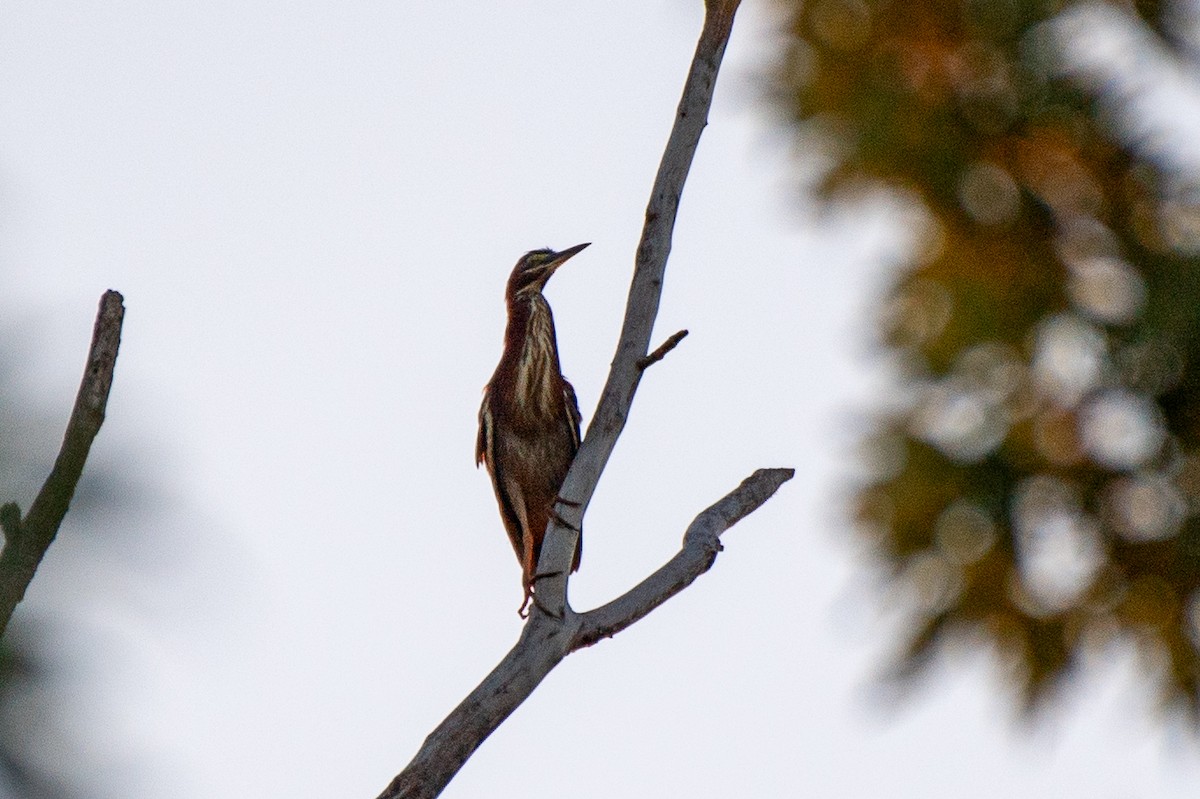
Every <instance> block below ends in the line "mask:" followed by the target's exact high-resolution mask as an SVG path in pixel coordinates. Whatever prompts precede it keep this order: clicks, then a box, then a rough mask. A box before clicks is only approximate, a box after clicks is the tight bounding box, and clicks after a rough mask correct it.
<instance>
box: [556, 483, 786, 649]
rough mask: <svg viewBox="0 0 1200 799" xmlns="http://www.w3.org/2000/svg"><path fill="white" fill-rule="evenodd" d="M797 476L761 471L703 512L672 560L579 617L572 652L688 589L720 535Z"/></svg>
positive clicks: (707, 562)
mask: <svg viewBox="0 0 1200 799" xmlns="http://www.w3.org/2000/svg"><path fill="white" fill-rule="evenodd" d="M795 474H796V470H795V469H759V470H758V471H756V472H755V473H754V474H752V475H750V476H749V477H747V478H746V479H745V480H743V481H742V484H741V485H739V486H738V487H737V488H735V489H734V490H733V491H730V492H729V493H728V494H727V495H725V497H724V498H723V499H721V500H720V501H718V502H717V503H716V504H714V505H712V506H711V507H710V508H708V509H707V510H705V511H704V512H702V513H701V514H700V515H699V516H697V517H696V518H695V520H694V521H693V522H692V523H691V524H690V525H688V529H687V532H686V533H684V535H683V547H682V548H681V549H680V550H679V553H678V554H676V555H675V557H673V558H671V559H670V560H669V561H667V562H666V563H665V564H663V566H662V567H661V568H659V569H658V571H656V572H654V574H651V575H650V576H649V577H647V578H646V579H645V580H642V581H641V582H640V583H638V584H637V585H636V586H634V587H633V588H632V589H630V590H629V591H628V592H627V593H626V594H624V595H623V596H620V597H617V598H616V599H614V600H613V601H612V602H609V603H608V604H607V605H602V606H601V607H598V608H596V609H595V610H592V611H588V612H587V613H584V614H583V615H581V616H579V631H578V632H577V633H576V634H575V640H574V641H572V642H571V651H575V650H576V649H582V648H583V647H585V646H591V645H592V644H594V643H596V642H597V641H599V640H601V639H603V638H611V637H613V636H614V635H616V634H617V633H619V632H621V630H624V629H625V628H626V627H628V626H629V625H631V624H633V623H634V622H636V621H638V620H639V619H641V618H642V617H644V616H646V615H647V614H648V613H650V611H652V610H654V609H655V608H657V607H658V606H659V605H661V604H662V603H664V602H666V601H667V600H668V599H670V598H671V597H673V596H675V595H676V594H678V593H679V592H680V591H682V590H683V589H685V588H687V587H688V586H689V585H691V584H692V582H693V581H694V580H695V579H696V578H697V577H699V576H700V575H702V574H704V573H705V572H706V571H708V570H709V569H710V568H711V567H712V565H713V562H714V561H715V560H716V559H717V553H718V552H720V551H721V550H722V549H723V547H722V546H721V534H722V533H724V532H725V531H726V530H728V529H729V528H730V527H732V526H733V525H735V524H737V523H738V522H739V521H740V520H741V519H743V518H745V517H746V516H747V515H749V514H750V513H753V512H754V511H755V510H757V509H758V508H759V507H760V506H761V505H762V504H763V503H764V502H766V501H767V500H768V499H770V498H771V496H772V495H773V494H774V493H775V492H776V491H777V490H778V489H779V487H780V486H781V485H783V484H784V483H786V482H787V481H788V480H791V479H792V477H793V476H794V475H795Z"/></svg>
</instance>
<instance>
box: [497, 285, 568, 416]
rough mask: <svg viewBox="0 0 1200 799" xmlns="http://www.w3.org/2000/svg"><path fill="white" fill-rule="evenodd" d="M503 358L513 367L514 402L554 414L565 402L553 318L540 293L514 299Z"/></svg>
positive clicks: (531, 409) (540, 411)
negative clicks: (509, 361) (563, 400)
mask: <svg viewBox="0 0 1200 799" xmlns="http://www.w3.org/2000/svg"><path fill="white" fill-rule="evenodd" d="M504 357H505V358H506V359H511V363H512V364H513V374H514V377H515V380H514V383H515V384H514V386H513V388H514V392H513V398H514V400H515V401H516V402H517V403H518V404H520V405H522V406H526V405H532V407H527V408H525V410H528V411H531V412H535V413H539V414H552V413H554V412H555V409H556V408H557V407H558V405H559V404H561V402H562V385H561V381H562V377H561V371H560V367H559V363H558V345H557V343H556V341H555V332H554V314H552V313H551V312H550V304H549V303H547V302H546V298H545V297H543V296H542V295H541V293H534V294H529V295H525V296H519V297H517V298H515V301H514V302H513V303H512V304H511V305H510V307H509V317H508V330H507V331H506V335H505V345H504Z"/></svg>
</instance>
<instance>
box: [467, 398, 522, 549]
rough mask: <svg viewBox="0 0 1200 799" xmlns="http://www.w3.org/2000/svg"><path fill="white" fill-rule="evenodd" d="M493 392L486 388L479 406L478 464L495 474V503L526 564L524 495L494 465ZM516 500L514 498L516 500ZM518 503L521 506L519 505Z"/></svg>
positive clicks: (514, 546) (505, 528) (492, 474)
mask: <svg viewBox="0 0 1200 799" xmlns="http://www.w3.org/2000/svg"><path fill="white" fill-rule="evenodd" d="M489 395H490V392H489V391H488V390H487V389H484V392H483V404H482V405H480V406H479V437H478V438H476V439H475V466H476V467H478V466H479V464H481V463H482V464H485V465H486V466H487V470H488V476H489V477H491V478H492V488H494V489H495V491H496V504H497V505H499V506H500V520H501V521H502V522H504V531H505V532H506V533H508V540H509V541H511V542H512V546H513V550H515V551H516V553H517V560H519V561H521V563H522V564H524V562H525V561H524V557H523V556H524V552H525V540H524V535H523V533H522V530H523V528H522V525H521V510H523V509H524V499H523V497H521V495H520V493H521V492H520V486H519V485H515V484H510V483H511V481H510V480H505V479H503V478H502V477H499V476H497V474H496V465H495V462H494V460H495V450H494V449H493V447H494V446H495V438H494V433H493V430H494V429H495V428H494V426H493V421H492V407H491V403H490V402H488V399H489ZM514 500H515V501H514ZM518 506H519V507H518Z"/></svg>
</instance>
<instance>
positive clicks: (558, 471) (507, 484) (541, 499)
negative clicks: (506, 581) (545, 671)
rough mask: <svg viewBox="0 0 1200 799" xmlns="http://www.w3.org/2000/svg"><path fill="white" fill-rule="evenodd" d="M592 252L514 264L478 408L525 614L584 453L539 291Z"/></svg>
mask: <svg viewBox="0 0 1200 799" xmlns="http://www.w3.org/2000/svg"><path fill="white" fill-rule="evenodd" d="M587 246H588V245H587V244H579V245H577V246H575V247H571V248H570V249H566V250H563V251H562V252H555V251H554V250H550V249H545V250H533V251H532V252H528V253H525V255H523V256H522V257H521V260H519V261H517V265H516V267H515V268H514V269H513V271H512V275H511V276H510V277H509V279H508V288H507V289H506V291H505V299H506V300H507V304H508V326H507V328H506V329H505V331H504V353H503V354H502V355H501V356H500V363H499V364H498V365H497V366H496V372H495V373H494V374H493V375H492V379H491V380H490V381H489V382H488V384H487V386H486V387H485V388H484V390H483V404H482V405H481V406H480V408H479V439H478V441H477V442H476V445H475V465H476V466H478V465H479V464H480V463H483V464H485V465H486V466H487V470H488V474H489V475H491V478H492V487H493V488H494V489H495V490H496V502H497V503H498V504H499V505H500V518H501V519H502V520H503V521H504V529H505V530H506V531H508V538H509V540H510V541H512V545H513V549H514V550H515V551H516V553H517V560H518V561H520V563H521V572H522V579H523V584H524V587H525V597H524V600H523V601H522V602H521V608H520V610H519V611H518V613H520V614H521V615H522V616H524V615H525V607H526V606H527V605H528V604H529V600H530V599H534V583H535V582H536V581H537V578H538V577H539V576H542V575H538V574H537V563H538V556H539V555H540V554H541V551H542V539H543V538H544V537H545V535H546V525H547V524H548V523H549V521H550V519H551V518H556V514H555V511H554V505H555V503H556V502H558V501H561V500H560V498H559V496H558V490H559V487H560V486H562V481H563V479H564V478H565V477H566V476H567V469H569V468H570V466H571V461H572V460H573V459H574V458H575V451H576V450H578V449H579V422H580V417H579V402H578V401H577V400H576V399H575V389H573V388H572V387H571V384H570V383H568V382H567V380H566V378H564V377H563V374H562V368H561V367H560V366H559V363H558V344H557V342H556V341H555V336H554V315H553V314H552V313H551V312H550V305H549V304H548V303H547V302H546V298H545V297H544V296H542V289H543V288H545V286H546V281H547V280H549V279H550V276H551V275H553V274H554V271H555V270H556V269H558V268H559V267H560V266H562V265H563V264H564V263H566V261H567V259H569V258H570V257H571V256H573V255H575V254H576V253H578V252H579V251H580V250H582V249H583V248H584V247H587ZM581 548H582V542H581V543H580V545H579V546H577V547H576V549H575V557H574V560H573V561H572V563H571V571H575V570H576V569H578V568H579V552H580V549H581ZM534 601H536V599H535V600H534Z"/></svg>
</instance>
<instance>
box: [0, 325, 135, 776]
mask: <svg viewBox="0 0 1200 799" xmlns="http://www.w3.org/2000/svg"><path fill="white" fill-rule="evenodd" d="M24 321H25V325H24V327H25V328H26V329H28V328H29V327H33V328H36V326H37V324H38V323H37V322H36V321H34V320H24ZM83 324H84V325H86V324H87V321H86V320H85V321H84V323H83ZM15 327H16V326H13V325H8V324H4V325H0V503H3V502H8V501H16V502H17V503H18V504H19V505H20V507H21V510H22V512H24V511H26V510H28V508H29V504H30V502H31V501H32V500H33V498H34V497H35V496H36V495H37V492H38V490H39V489H40V487H41V483H42V481H43V480H44V479H45V477H46V475H47V474H48V473H49V471H50V468H51V466H52V464H53V463H54V458H55V457H56V455H57V447H58V444H59V443H60V442H61V440H62V432H63V429H64V428H65V425H66V422H67V419H68V417H69V416H70V413H71V407H72V404H73V403H74V400H75V397H74V396H73V395H67V396H65V397H61V398H58V399H57V400H55V404H54V405H53V406H51V405H49V404H46V405H43V404H42V403H40V402H39V401H38V400H37V399H35V398H34V397H33V396H32V395H31V394H32V392H30V391H29V390H28V389H27V387H26V386H25V385H24V375H23V374H22V369H21V364H23V363H25V362H26V361H25V359H27V358H28V357H30V356H29V353H30V352H33V351H35V343H36V342H35V340H33V339H32V338H29V337H27V336H24V337H23V336H19V335H16V329H15ZM84 355H86V349H85V350H83V351H81V353H80V359H79V360H80V366H82V364H83V360H84ZM101 439H103V432H102V433H101ZM147 499H148V491H147V487H146V485H145V484H144V483H142V482H140V481H139V477H138V476H137V475H132V474H129V473H128V472H126V473H120V474H118V473H116V472H114V471H113V470H111V469H106V468H105V467H104V465H103V463H102V461H101V460H100V459H99V458H97V457H96V454H95V451H93V455H92V457H91V458H90V459H89V463H88V465H87V467H86V469H85V470H84V475H83V478H82V480H81V481H80V483H79V486H78V488H77V490H76V493H75V496H74V498H73V499H72V502H71V510H70V513H69V514H68V517H67V523H66V524H65V525H64V527H63V530H62V531H60V538H61V536H62V535H68V534H69V532H68V530H69V528H71V527H74V528H78V526H80V525H84V526H86V527H87V528H88V531H89V534H90V535H91V536H92V539H93V540H94V541H98V542H100V543H101V544H104V543H106V542H107V543H108V544H110V545H112V546H114V547H115V546H116V545H117V542H115V541H113V539H114V538H115V537H116V536H119V535H121V534H124V531H125V530H126V529H127V528H128V527H133V526H134V525H133V524H132V523H133V522H134V521H135V520H136V518H137V514H138V513H139V512H144V511H145V508H146V502H147ZM113 511H117V512H118V513H117V516H118V518H117V519H116V520H115V522H114V521H112V520H110V521H107V522H105V521H102V520H103V519H104V518H105V517H106V516H109V515H111V514H112V513H113ZM130 534H131V535H136V533H130ZM51 551H52V552H59V553H60V554H61V551H62V546H61V541H59V542H56V543H55V545H54V546H53V547H52V548H51ZM39 579H40V575H38V576H35V577H34V584H35V585H36V584H37V582H38V580H39ZM63 615H64V617H65V616H69V615H70V614H69V613H64V614H63ZM63 620H64V619H63V618H56V619H54V620H53V621H54V622H57V623H56V624H54V625H53V626H55V627H60V628H61V627H63V625H62V622H63ZM51 621H52V620H51V619H49V618H47V617H45V616H42V615H38V614H34V613H30V612H28V610H27V609H26V608H25V606H24V603H22V604H21V605H19V606H18V607H17V611H16V613H15V614H14V616H13V619H12V622H11V623H10V625H9V627H8V629H7V631H6V632H5V634H4V637H3V638H0V799H69V797H73V796H79V795H84V794H85V793H86V794H90V795H96V789H95V788H94V787H93V786H90V785H88V783H89V782H90V781H91V775H89V774H86V773H84V772H83V770H82V769H81V768H80V767H79V766H78V762H77V760H78V759H77V758H75V757H72V754H73V753H70V752H63V755H64V757H63V758H61V759H60V761H61V762H54V760H55V759H54V758H47V757H46V752H45V750H46V749H47V748H55V747H57V748H59V749H62V745H61V744H60V743H57V742H60V741H63V740H69V739H70V735H69V734H64V732H65V731H70V730H72V728H73V724H72V720H71V719H70V718H69V717H67V716H65V715H64V714H63V707H62V705H61V703H60V702H58V701H56V700H57V694H58V688H59V686H60V680H62V679H63V678H65V677H68V676H70V675H71V674H72V673H73V667H74V666H75V665H77V664H73V663H71V662H69V659H68V657H67V655H66V653H64V652H63V651H61V648H60V647H59V646H56V645H55V643H54V642H53V641H52V638H53V636H52V635H51V634H50V628H51V626H52V624H51ZM67 628H68V629H69V625H67ZM51 742H55V743H54V744H52V743H51ZM47 763H51V764H52V765H51V766H47ZM85 786H86V787H85Z"/></svg>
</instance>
